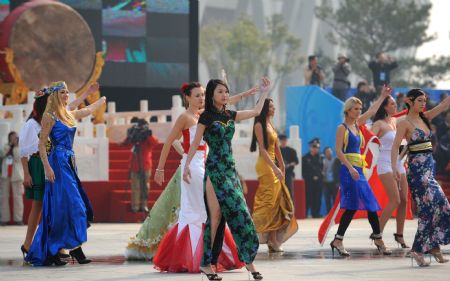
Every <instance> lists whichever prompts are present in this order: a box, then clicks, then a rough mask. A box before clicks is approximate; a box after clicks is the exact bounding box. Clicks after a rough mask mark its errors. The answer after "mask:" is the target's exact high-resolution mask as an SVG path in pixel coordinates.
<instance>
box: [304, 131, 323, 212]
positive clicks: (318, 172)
mask: <svg viewBox="0 0 450 281" xmlns="http://www.w3.org/2000/svg"><path fill="white" fill-rule="evenodd" d="M308 144H309V152H308V153H307V154H306V155H305V156H303V158H302V174H303V179H304V180H305V190H306V214H308V211H309V210H310V209H311V215H312V217H313V218H319V217H320V205H321V199H322V189H323V174H322V170H323V160H322V157H321V156H320V154H319V151H320V140H319V139H318V138H314V139H312V140H311V141H310V142H309V143H308Z"/></svg>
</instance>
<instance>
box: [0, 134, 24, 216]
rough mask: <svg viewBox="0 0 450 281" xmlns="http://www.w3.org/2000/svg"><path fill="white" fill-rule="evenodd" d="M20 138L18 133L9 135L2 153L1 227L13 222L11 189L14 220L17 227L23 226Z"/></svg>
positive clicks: (0, 182)
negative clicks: (10, 205) (10, 203)
mask: <svg viewBox="0 0 450 281" xmlns="http://www.w3.org/2000/svg"><path fill="white" fill-rule="evenodd" d="M18 144H19V137H18V136H17V133H16V132H10V133H9V134H8V143H7V144H5V146H4V148H3V150H1V151H0V154H1V155H0V158H2V159H3V161H2V165H1V177H0V191H1V218H0V223H1V225H6V224H7V223H8V222H9V221H10V220H11V214H10V208H9V191H10V187H11V189H12V193H13V204H14V208H13V211H14V212H13V220H14V224H15V225H23V222H22V218H23V192H24V187H23V169H22V163H21V161H20V155H19V145H18Z"/></svg>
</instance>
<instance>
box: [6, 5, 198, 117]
mask: <svg viewBox="0 0 450 281" xmlns="http://www.w3.org/2000/svg"><path fill="white" fill-rule="evenodd" d="M55 1H57V2H61V3H64V4H66V5H69V6H70V7H72V8H73V9H75V10H76V11H77V12H78V13H79V14H80V15H81V16H82V17H83V18H84V20H85V21H86V22H87V24H88V25H89V27H90V29H91V31H92V34H93V36H94V39H95V45H96V50H97V51H98V52H99V51H103V52H104V58H105V65H104V67H103V72H102V76H101V77H100V81H99V82H100V85H101V87H102V88H101V90H102V94H103V95H106V97H107V98H108V100H109V101H116V106H117V110H119V111H123V110H127V111H129V110H139V100H140V99H148V100H149V107H150V109H167V108H168V107H170V105H171V99H172V98H171V97H172V95H174V94H179V90H178V89H179V87H180V86H181V84H182V83H184V82H187V81H192V80H198V0H164V1H161V0H59V1H58V0H55ZM24 2H28V1H24V0H14V1H8V0H0V20H2V19H3V18H4V17H5V16H6V15H7V14H8V8H9V10H13V9H15V8H17V7H18V6H19V5H21V4H23V3H24ZM55 36H56V37H57V35H55ZM69 88H70V85H69Z"/></svg>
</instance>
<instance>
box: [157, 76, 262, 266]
mask: <svg viewBox="0 0 450 281" xmlns="http://www.w3.org/2000/svg"><path fill="white" fill-rule="evenodd" d="M181 90H182V92H183V97H184V99H185V101H186V102H187V103H188V105H189V107H188V108H187V110H186V111H185V112H184V113H183V114H181V115H180V117H179V118H178V119H177V121H176V122H175V125H174V127H173V129H172V131H171V132H170V134H169V136H168V137H167V140H166V142H165V144H164V147H163V149H162V151H161V156H160V160H159V163H158V167H157V169H156V173H155V181H156V182H157V183H158V184H161V183H162V182H163V181H164V164H165V161H166V159H167V155H168V154H169V149H170V146H171V145H172V143H173V141H174V140H175V139H178V138H179V137H180V135H182V136H183V150H184V154H183V158H182V160H181V164H180V166H181V167H180V168H181V169H184V163H185V161H186V156H187V152H188V151H189V147H190V144H191V143H192V141H193V139H194V136H195V132H196V130H197V121H198V117H199V116H200V113H201V109H202V108H203V106H204V100H205V96H204V89H203V87H202V86H201V84H200V83H198V82H191V83H189V84H184V85H183V87H182V88H181ZM256 91H257V88H252V89H250V90H249V91H247V92H244V93H242V94H239V95H236V96H235V98H234V100H233V102H236V101H239V100H240V99H242V97H244V96H249V95H252V94H254V93H255V92H256ZM206 149H207V148H206V143H205V142H204V141H203V140H202V142H201V144H200V145H199V147H198V149H197V152H196V153H195V156H194V158H193V159H192V161H191V164H190V166H191V168H192V169H191V174H192V180H191V181H190V183H189V184H188V183H186V182H185V181H181V198H180V212H179V215H178V222H177V223H176V224H175V225H174V226H173V227H172V228H171V229H170V230H169V231H168V232H167V233H166V235H165V236H164V238H163V240H162V241H161V242H160V244H159V247H158V250H157V252H156V254H155V256H154V258H153V264H154V266H155V268H156V269H157V270H160V271H168V272H200V261H201V259H202V254H203V228H204V223H205V222H206V218H207V214H206V207H205V201H204V191H203V178H204V174H205V159H206ZM194 167H195V168H194ZM213 264H215V265H216V270H218V271H223V270H231V269H237V268H241V267H243V266H244V263H243V262H241V261H240V260H239V258H238V254H237V250H236V244H235V242H234V240H233V237H232V235H231V232H230V231H229V230H228V228H226V230H225V234H224V239H223V247H222V251H221V252H220V254H219V256H217V257H213Z"/></svg>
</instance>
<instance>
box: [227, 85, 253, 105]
mask: <svg viewBox="0 0 450 281" xmlns="http://www.w3.org/2000/svg"><path fill="white" fill-rule="evenodd" d="M258 91H259V86H253V87H252V88H250V89H248V90H247V91H245V92H242V93H240V94H237V95H234V96H231V97H230V98H229V99H228V104H236V103H238V102H240V101H241V100H242V99H243V98H248V97H251V96H254V95H255V94H256V93H257V92H258Z"/></svg>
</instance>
